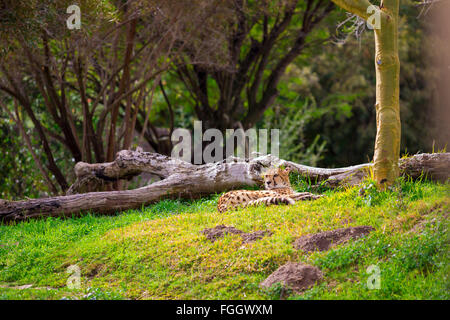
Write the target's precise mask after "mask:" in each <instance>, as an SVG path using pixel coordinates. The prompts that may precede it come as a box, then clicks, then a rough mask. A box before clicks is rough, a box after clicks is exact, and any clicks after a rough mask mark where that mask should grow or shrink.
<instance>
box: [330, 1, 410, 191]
mask: <svg viewBox="0 0 450 320" xmlns="http://www.w3.org/2000/svg"><path fill="white" fill-rule="evenodd" d="M332 1H333V2H334V3H336V4H337V5H338V6H340V7H341V8H343V9H345V10H347V11H349V12H351V13H354V14H356V15H358V16H359V17H361V18H362V19H364V20H368V19H370V20H372V17H371V14H369V13H368V8H369V7H374V6H372V4H371V3H370V2H369V1H368V0H332ZM369 12H372V13H373V11H370V10H369ZM378 13H379V18H380V21H379V23H380V24H379V25H378V26H377V25H376V26H374V32H375V71H376V81H377V83H376V103H375V108H376V115H377V136H376V139H375V152H374V158H373V161H374V168H373V171H374V175H375V180H376V181H377V182H378V183H379V184H380V185H381V186H382V187H386V186H389V185H392V183H394V181H395V179H396V178H397V177H398V175H399V167H398V161H397V159H398V157H399V155H400V138H401V132H400V130H401V128H400V126H401V124H400V102H399V95H400V89H399V76H400V60H399V58H398V43H397V42H398V41H397V39H398V13H399V0H383V1H381V4H380V8H379V12H378ZM376 15H377V13H375V16H376ZM369 22H370V23H373V22H376V20H373V21H369Z"/></svg>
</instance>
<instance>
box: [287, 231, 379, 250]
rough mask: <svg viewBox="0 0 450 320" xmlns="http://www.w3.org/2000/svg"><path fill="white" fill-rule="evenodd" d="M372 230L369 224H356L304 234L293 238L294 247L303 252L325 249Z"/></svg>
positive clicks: (364, 234)
mask: <svg viewBox="0 0 450 320" xmlns="http://www.w3.org/2000/svg"><path fill="white" fill-rule="evenodd" d="M373 230H375V229H374V228H373V227H371V226H358V227H350V228H342V229H336V230H331V231H325V232H319V233H315V234H312V235H304V236H301V237H300V238H297V239H296V240H295V242H294V247H295V248H296V249H297V250H302V251H304V252H311V251H326V250H328V249H330V248H331V247H332V246H333V245H337V244H341V243H344V242H347V241H348V240H350V239H357V238H360V237H363V236H366V235H367V234H369V233H370V232H372V231H373Z"/></svg>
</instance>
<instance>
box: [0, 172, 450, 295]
mask: <svg viewBox="0 0 450 320" xmlns="http://www.w3.org/2000/svg"><path fill="white" fill-rule="evenodd" d="M294 180H295V179H294ZM295 181H296V188H297V189H298V190H299V191H302V190H307V189H308V188H310V185H309V184H308V183H307V182H305V181H298V180H295ZM363 189H364V195H363V196H360V195H359V194H360V188H359V187H358V188H356V187H355V188H348V189H340V190H327V189H326V188H321V190H320V191H321V192H324V194H325V195H326V197H324V198H322V199H319V200H317V201H312V202H301V203H298V204H296V205H294V206H273V207H257V208H248V209H244V210H238V211H234V212H228V213H225V214H219V213H218V212H217V210H216V203H217V199H218V196H219V195H216V196H212V197H210V198H205V199H201V200H197V201H162V202H160V203H158V204H155V205H152V206H149V207H145V208H142V209H141V210H132V211H127V212H125V213H122V214H118V215H115V216H96V215H85V216H83V217H79V218H70V219H56V218H49V219H45V220H44V219H43V220H34V221H28V222H23V223H19V224H17V225H12V226H0V299H279V298H280V293H281V290H280V288H279V287H277V286H275V287H274V288H271V289H269V290H263V289H261V288H260V287H259V283H260V282H261V281H262V280H264V279H265V278H266V277H267V276H268V275H269V274H270V273H272V272H273V271H274V270H276V269H277V268H278V267H279V266H280V265H282V264H284V263H286V262H288V261H296V262H304V263H308V264H312V265H315V266H317V267H319V268H320V269H321V270H322V271H323V273H324V281H323V282H322V283H320V284H319V285H317V286H315V287H313V288H312V289H309V290H307V291H306V292H304V293H303V294H302V295H295V294H292V295H290V296H289V299H448V298H449V280H448V274H449V271H450V270H449V255H448V244H449V239H448V221H447V220H448V219H446V218H447V215H448V212H449V204H450V199H449V191H450V190H449V185H448V184H435V183H431V182H428V181H419V182H411V181H405V180H401V181H399V182H398V183H397V184H396V186H395V187H394V188H392V189H390V190H388V191H384V192H378V191H376V189H375V187H374V185H373V184H371V183H370V182H369V181H368V182H366V183H365V185H364V186H363ZM218 224H226V225H232V226H235V227H236V228H238V229H241V230H243V231H246V232H249V231H256V230H262V229H269V230H271V231H272V232H273V235H272V236H267V237H264V238H263V239H261V240H258V241H256V242H253V243H249V244H246V245H243V244H242V242H241V238H240V237H239V236H238V235H228V236H226V237H224V238H222V239H219V240H217V241H216V242H214V243H212V242H210V241H208V240H207V239H206V238H205V236H204V235H203V234H202V233H201V232H200V231H201V230H202V229H204V228H210V227H214V226H216V225H218ZM358 225H371V226H373V227H374V228H375V229H376V231H375V232H373V233H371V234H370V235H369V236H367V237H365V238H362V239H359V240H356V241H351V242H348V243H346V244H343V245H340V246H337V247H335V248H333V249H331V250H329V251H327V252H320V253H318V252H316V253H310V254H304V253H302V252H299V251H297V250H295V249H294V248H293V246H292V243H293V241H294V240H295V238H296V237H298V236H301V235H304V234H308V233H314V232H320V231H325V230H332V229H336V228H342V227H347V226H358ZM71 265H77V266H78V267H79V268H80V271H81V288H80V289H69V288H68V286H67V279H68V278H69V277H70V276H71V275H70V274H69V273H67V268H68V267H69V266H71ZM370 265H376V266H378V267H379V270H380V279H381V287H380V289H379V290H377V289H375V290H370V289H369V288H368V287H367V280H368V278H369V276H370V274H368V273H367V272H366V270H367V268H368V267H369V266H370ZM22 285H32V287H31V288H28V289H19V288H15V287H17V286H22Z"/></svg>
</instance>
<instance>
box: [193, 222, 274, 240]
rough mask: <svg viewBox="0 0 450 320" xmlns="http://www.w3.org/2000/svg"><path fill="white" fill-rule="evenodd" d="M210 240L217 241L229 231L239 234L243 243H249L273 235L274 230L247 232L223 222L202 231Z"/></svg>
mask: <svg viewBox="0 0 450 320" xmlns="http://www.w3.org/2000/svg"><path fill="white" fill-rule="evenodd" d="M201 233H203V234H204V235H205V236H206V238H207V239H208V240H211V241H212V242H214V241H216V240H217V239H219V238H222V237H223V236H225V234H227V233H231V234H239V235H240V236H241V237H242V243H249V242H252V241H256V240H259V239H261V238H262V237H264V236H266V235H267V236H270V235H272V232H271V231H269V230H258V231H255V232H249V233H246V232H244V231H242V230H239V229H236V228H235V227H228V226H225V225H223V224H221V225H218V226H216V227H214V228H206V229H204V230H202V231H201Z"/></svg>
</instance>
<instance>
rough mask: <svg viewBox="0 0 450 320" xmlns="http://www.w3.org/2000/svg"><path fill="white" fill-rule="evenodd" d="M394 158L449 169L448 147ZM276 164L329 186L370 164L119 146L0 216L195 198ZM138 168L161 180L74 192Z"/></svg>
mask: <svg viewBox="0 0 450 320" xmlns="http://www.w3.org/2000/svg"><path fill="white" fill-rule="evenodd" d="M399 163H400V168H401V172H402V174H404V175H409V176H411V177H413V178H417V177H419V176H420V175H422V174H425V175H427V176H428V177H429V178H430V179H432V180H436V181H444V182H445V181H447V180H448V177H449V172H450V153H437V154H419V155H415V156H413V157H410V158H405V159H400V161H399ZM280 165H284V166H286V167H290V168H291V169H292V171H294V172H298V173H300V174H301V175H303V176H305V177H309V178H311V179H312V180H316V181H323V180H326V183H328V184H329V185H330V186H332V187H333V186H339V185H343V184H346V185H354V184H357V183H359V182H361V180H362V179H363V178H364V177H365V176H366V175H367V173H368V172H369V169H370V167H371V166H372V164H361V165H357V166H352V167H347V168H338V169H324V168H314V167H308V166H304V165H301V164H297V163H294V162H290V161H286V160H282V159H278V158H276V157H274V156H271V155H265V156H260V157H257V158H254V159H251V160H242V159H238V158H229V159H227V161H223V162H219V163H208V164H204V165H193V164H190V163H188V162H184V161H182V160H179V159H174V158H170V157H167V156H163V155H160V154H157V153H149V152H142V151H140V150H136V151H130V150H123V151H120V152H119V153H118V154H117V156H116V159H115V160H114V161H113V162H108V163H97V164H88V163H84V162H79V163H77V164H76V166H75V174H76V176H77V181H76V182H75V184H74V185H73V186H72V187H71V188H70V189H69V192H68V193H69V194H68V195H66V196H60V197H52V198H45V199H32V200H26V201H12V202H9V201H3V200H0V221H2V222H4V223H5V222H14V221H23V220H27V219H29V218H35V217H49V216H61V217H64V216H66V217H67V216H69V217H70V216H72V215H79V214H80V213H85V212H95V213H101V214H108V213H114V212H118V211H122V210H128V209H135V208H140V207H142V206H144V205H148V204H151V203H154V202H157V201H160V200H162V199H165V198H179V197H181V198H198V197H201V196H204V195H207V194H212V193H220V192H223V191H226V190H231V189H236V188H241V187H243V186H252V185H260V184H261V183H262V178H261V175H262V173H263V172H264V170H265V168H269V167H271V166H280ZM142 172H148V173H152V174H155V175H158V176H159V177H161V178H162V179H163V180H161V181H159V182H156V183H153V184H151V185H148V186H146V187H142V188H139V189H134V190H125V191H110V192H89V193H79V192H82V191H83V189H85V188H86V186H88V185H91V184H92V182H93V181H94V184H97V186H98V185H99V184H101V183H108V182H111V181H117V180H119V179H130V178H131V177H133V176H136V175H138V174H140V173H142ZM91 186H92V185H91ZM94 189H95V186H94Z"/></svg>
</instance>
